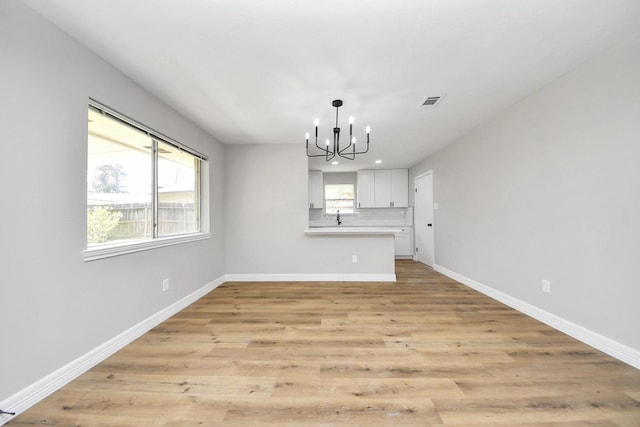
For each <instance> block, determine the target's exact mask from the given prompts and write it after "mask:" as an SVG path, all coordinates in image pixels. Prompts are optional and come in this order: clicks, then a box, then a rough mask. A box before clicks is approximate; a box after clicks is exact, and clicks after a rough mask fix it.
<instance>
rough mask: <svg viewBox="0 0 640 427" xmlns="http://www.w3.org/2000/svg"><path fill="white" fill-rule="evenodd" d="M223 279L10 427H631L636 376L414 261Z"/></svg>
mask: <svg viewBox="0 0 640 427" xmlns="http://www.w3.org/2000/svg"><path fill="white" fill-rule="evenodd" d="M396 266H397V267H396V268H397V276H398V282H397V283H353V282H343V283H336V282H322V283H317V282H314V283H309V282H305V283H285V282H275V283H225V284H224V285H222V286H221V287H219V288H218V289H216V290H214V291H213V292H211V293H210V294H208V295H207V296H205V297H204V298H202V299H201V300H199V301H198V302H196V303H194V304H193V305H191V306H190V307H188V308H187V309H185V310H184V311H182V312H180V313H179V314H177V315H176V316H174V317H172V318H171V319H169V320H167V321H166V322H164V323H162V324H161V325H159V326H158V327H156V328H155V329H153V330H151V331H150V332H148V333H147V334H145V335H144V336H142V337H141V338H140V339H138V340H137V341H135V342H134V343H132V344H131V345H129V346H127V347H126V348H124V349H123V350H121V351H119V352H118V353H116V354H115V355H113V356H112V357H110V358H109V359H107V360H105V361H104V362H103V363H101V364H100V365H98V366H96V367H95V368H93V369H91V370H90V371H88V372H87V373H86V374H84V375H82V376H81V377H79V378H78V379H76V380H74V381H73V382H71V383H70V384H68V385H67V386H65V387H64V388H62V389H61V390H59V391H58V392H56V393H54V394H53V395H51V396H50V397H49V398H47V399H45V400H43V401H42V402H40V403H39V404H37V405H35V406H34V407H32V408H31V409H29V410H28V411H26V412H25V413H23V414H22V415H20V416H19V417H17V418H15V419H14V420H13V421H12V422H11V423H9V424H8V425H11V426H22V425H38V426H42V425H46V426H162V427H173V426H187V427H189V426H196V425H198V426H201V425H205V426H218V425H232V426H310V425H312V426H357V425H361V426H369V427H370V426H378V425H394V426H429V425H446V426H498V425H504V426H640V371H639V370H636V369H634V368H632V367H630V366H628V365H625V364H623V363H621V362H618V361H616V360H615V359H613V358H611V357H609V356H607V355H605V354H603V353H601V352H599V351H597V350H594V349H593V348H591V347H589V346H587V345H585V344H582V343H580V342H578V341H576V340H574V339H573V338H570V337H568V336H566V335H564V334H562V333H560V332H557V331H555V330H553V329H551V328H549V327H547V326H545V325H543V324H541V323H540V322H538V321H536V320H533V319H531V318H529V317H527V316H525V315H523V314H520V313H518V312H516V311H514V310H512V309H510V308H508V307H506V306H504V305H502V304H500V303H498V302H496V301H494V300H492V299H490V298H488V297H485V296H483V295H481V294H479V293H477V292H475V291H473V290H471V289H469V288H467V287H465V286H463V285H461V284H459V283H457V282H455V281H453V280H451V279H448V278H447V277H444V276H442V275H440V274H438V273H436V272H434V271H432V270H430V269H428V268H427V267H425V266H423V265H422V264H418V263H415V262H413V261H410V260H402V261H398V262H397V264H396Z"/></svg>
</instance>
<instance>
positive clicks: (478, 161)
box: [410, 38, 640, 351]
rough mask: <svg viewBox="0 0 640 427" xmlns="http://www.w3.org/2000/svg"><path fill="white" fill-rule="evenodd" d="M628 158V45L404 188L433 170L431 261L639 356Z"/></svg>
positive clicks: (427, 163)
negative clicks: (546, 289)
mask: <svg viewBox="0 0 640 427" xmlns="http://www.w3.org/2000/svg"><path fill="white" fill-rule="evenodd" d="M639 160H640V44H639V43H638V38H636V39H635V40H634V41H631V40H630V41H629V42H628V43H625V44H622V45H619V46H615V47H613V48H611V49H609V50H608V51H606V52H604V53H602V54H601V55H599V56H597V57H595V58H592V59H591V60H589V61H587V62H585V63H584V64H582V65H581V66H579V67H577V68H576V69H574V70H573V71H571V72H570V73H568V74H566V75H564V76H563V77H561V78H560V79H558V80H556V81H554V82H552V83H551V84H549V85H547V86H546V87H544V88H542V89H541V90H539V91H537V92H536V93H534V94H532V95H531V96H529V97H527V98H526V99H524V100H522V101H521V102H519V103H517V104H516V105H514V106H512V107H511V108H509V109H508V110H506V111H504V112H503V113H502V114H501V115H499V116H498V117H497V118H495V119H494V120H492V121H491V122H488V123H486V124H484V125H482V126H480V127H478V128H477V129H475V130H474V131H473V132H471V133H470V134H468V135H467V136H465V137H464V138H462V139H461V140H459V141H457V142H455V143H453V144H451V145H450V146H448V147H446V148H444V149H442V150H441V151H439V152H437V153H436V154H434V155H433V156H431V157H429V158H427V159H426V160H424V161H422V162H420V163H419V164H417V165H415V166H414V167H412V168H411V171H410V183H413V182H414V178H415V177H416V176H417V175H419V174H421V173H423V172H425V171H427V170H433V172H434V202H437V203H438V205H439V209H438V210H436V211H435V219H434V231H435V259H436V264H437V265H439V266H442V267H444V268H446V269H448V270H450V271H453V272H455V273H457V274H460V275H463V276H465V277H467V278H470V279H472V280H475V281H477V282H480V283H482V284H484V285H487V286H490V287H492V288H494V289H496V290H498V291H499V292H502V293H504V294H507V295H509V296H511V297H513V298H517V299H519V300H521V301H524V302H526V303H528V304H531V305H533V306H535V307H538V308H539V309H541V310H544V311H546V312H549V313H552V314H554V315H556V316H559V317H560V318H563V319H565V320H567V321H568V322H573V323H575V324H577V325H579V326H581V327H583V328H586V329H588V330H590V331H593V332H595V333H597V334H600V335H603V336H605V337H607V338H609V339H611V340H614V341H616V342H618V343H621V344H623V345H625V346H628V347H630V348H631V349H635V350H636V351H640V334H639V333H638V330H637V326H638V325H640V310H638V301H640V286H638V283H639V281H638V271H637V269H636V265H637V258H638V254H639V253H640V251H639V250H638V245H639V243H638V242H639V240H640V221H638V212H640V191H639V188H640V167H638V161H639ZM410 194H413V193H412V192H410ZM543 279H546V280H549V281H550V282H551V293H550V294H546V293H543V292H542V291H541V281H542V280H543Z"/></svg>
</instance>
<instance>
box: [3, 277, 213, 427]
mask: <svg viewBox="0 0 640 427" xmlns="http://www.w3.org/2000/svg"><path fill="white" fill-rule="evenodd" d="M223 283H224V276H221V277H219V278H217V279H215V280H214V281H212V282H210V283H207V284H206V285H204V286H203V287H201V288H200V289H198V290H196V291H194V292H192V293H191V294H189V295H187V296H185V297H184V298H182V299H180V300H178V301H176V302H174V303H173V304H171V305H169V306H168V307H165V308H163V309H162V310H160V311H159V312H157V313H155V314H153V315H151V316H149V317H148V318H146V319H144V320H143V321H141V322H140V323H138V324H137V325H134V326H132V327H131V328H129V329H127V330H126V331H124V332H122V333H121V334H118V335H117V336H115V337H113V338H111V339H110V340H109V341H107V342H105V343H104V344H101V345H99V346H98V347H96V348H94V349H93V350H91V351H89V352H88V353H86V354H84V355H83V356H80V357H79V358H77V359H76V360H74V361H72V362H70V363H68V364H66V365H65V366H63V367H61V368H60V369H58V370H56V371H54V372H52V373H50V374H49V375H47V376H45V377H43V378H41V379H39V380H38V381H36V382H34V383H33V384H31V385H29V386H27V387H25V388H24V389H22V390H20V391H19V392H17V393H15V394H14V395H13V396H10V397H9V398H7V399H5V400H3V401H2V402H0V408H3V409H4V410H7V411H9V410H10V411H12V412H15V413H16V414H17V415H19V414H20V413H22V412H24V411H26V410H27V409H29V408H30V407H31V406H33V405H35V404H36V403H38V402H39V401H41V400H42V399H44V398H45V397H47V396H49V395H50V394H51V393H53V392H54V391H56V390H58V389H59V388H61V387H62V386H64V385H65V384H67V383H69V382H70V381H72V380H74V379H75V378H77V377H79V376H80V375H82V374H83V373H85V372H86V371H88V370H89V369H91V368H92V367H94V366H96V365H97V364H98V363H100V362H102V361H103V360H105V359H106V358H107V357H109V356H111V355H112V354H114V353H115V352H117V351H118V350H120V349H122V348H123V347H124V346H126V345H127V344H129V343H131V342H132V341H134V340H135V339H137V338H139V337H140V336H142V335H143V334H145V333H146V332H148V331H149V330H151V329H152V328H154V327H156V326H157V325H159V324H160V323H162V322H164V321H165V320H167V319H168V318H170V317H171V316H173V315H174V314H176V313H178V312H179V311H180V310H183V309H184V308H186V307H187V306H189V305H190V304H192V303H194V302H195V301H197V300H199V299H200V298H202V297H203V296H205V295H206V294H208V293H209V292H211V291H212V290H214V289H215V288H217V287H218V286H220V285H221V284H223ZM17 415H16V416H17ZM12 418H13V416H9V415H7V416H4V415H0V425H2V424H4V423H7V422H9V420H11V419H12Z"/></svg>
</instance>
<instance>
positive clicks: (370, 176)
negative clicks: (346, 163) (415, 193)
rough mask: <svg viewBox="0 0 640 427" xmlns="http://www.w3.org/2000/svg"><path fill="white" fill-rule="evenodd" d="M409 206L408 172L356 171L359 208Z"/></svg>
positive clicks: (396, 170)
mask: <svg viewBox="0 0 640 427" xmlns="http://www.w3.org/2000/svg"><path fill="white" fill-rule="evenodd" d="M407 206H409V170H408V169H378V170H361V171H358V207H359V208H405V207H407Z"/></svg>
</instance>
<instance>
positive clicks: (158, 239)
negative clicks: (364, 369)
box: [83, 98, 211, 261]
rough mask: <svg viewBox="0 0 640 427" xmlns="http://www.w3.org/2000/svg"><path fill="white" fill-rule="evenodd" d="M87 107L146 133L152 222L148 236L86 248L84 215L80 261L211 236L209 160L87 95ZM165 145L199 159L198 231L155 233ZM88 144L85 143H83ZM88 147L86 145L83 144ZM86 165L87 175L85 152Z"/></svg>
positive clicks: (86, 199)
mask: <svg viewBox="0 0 640 427" xmlns="http://www.w3.org/2000/svg"><path fill="white" fill-rule="evenodd" d="M88 109H93V110H94V111H96V112H98V113H100V114H102V115H105V116H108V117H109V118H111V119H113V120H116V121H119V122H121V123H122V124H124V125H126V126H130V127H132V128H134V129H137V130H138V131H141V132H143V133H146V134H147V136H149V137H150V138H151V139H152V140H153V141H154V142H153V149H152V150H151V158H150V161H152V189H151V194H152V205H153V215H152V216H153V222H154V225H153V227H152V230H153V231H152V236H151V237H148V238H141V239H131V240H127V241H120V242H113V243H108V242H107V243H103V244H99V245H96V246H92V247H89V246H88V240H87V226H88V223H87V217H86V216H85V222H84V224H85V249H84V251H83V258H84V261H93V260H97V259H102V258H108V257H113V256H119V255H124V254H129V253H134V252H139V251H145V250H149V249H154V248H161V247H166V246H171V245H177V244H183V243H187V242H193V241H198V240H204V239H208V238H210V237H211V233H210V232H209V197H208V193H209V191H208V188H209V185H208V181H209V179H208V177H209V161H208V160H209V159H208V157H207V156H206V155H204V154H202V153H200V152H198V151H196V150H194V149H192V148H190V147H188V146H185V145H183V144H181V143H179V142H178V141H175V140H174V139H172V138H170V137H168V136H166V135H164V134H162V133H160V132H158V131H156V130H154V129H152V128H150V127H148V126H146V125H144V124H142V123H140V122H139V121H137V120H134V119H132V118H130V117H128V116H125V115H124V114H122V113H119V112H117V111H116V110H113V109H112V108H110V107H107V106H106V105H104V104H102V103H100V102H98V101H96V100H95V99H92V98H89V103H88ZM160 142H162V143H165V144H169V145H171V146H173V147H175V148H177V149H179V150H181V151H184V152H186V153H188V154H190V155H192V156H194V157H195V158H197V159H199V162H198V163H199V165H198V167H197V169H198V179H197V181H196V186H195V191H196V192H197V200H198V203H197V204H198V208H197V216H198V225H199V231H195V232H192V233H180V234H173V235H168V236H159V235H158V203H157V202H158V181H157V169H158V143H160ZM87 144H88V143H87ZM85 147H87V149H88V145H86V146H85ZM85 159H86V161H87V164H85V166H86V168H85V176H87V170H86V169H88V153H87V156H86V157H85ZM87 212H88V187H85V215H86V213H87Z"/></svg>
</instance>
